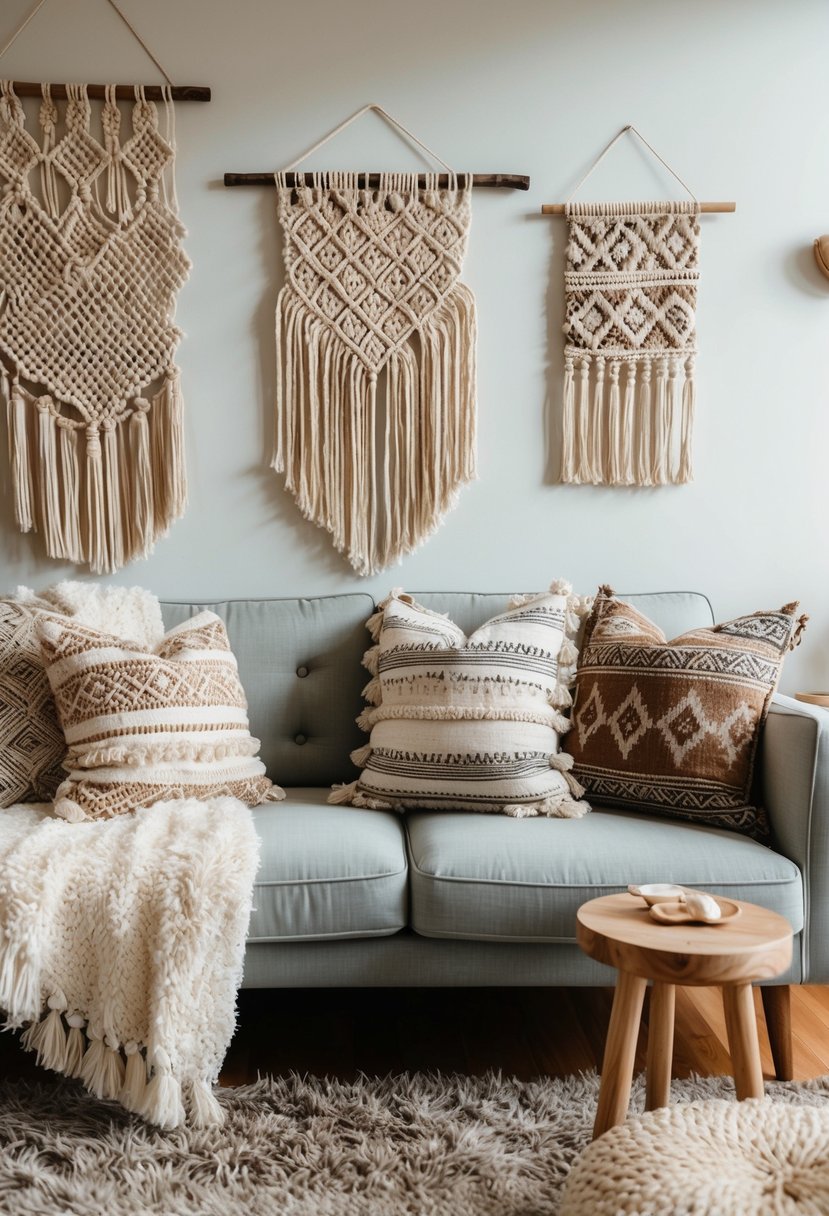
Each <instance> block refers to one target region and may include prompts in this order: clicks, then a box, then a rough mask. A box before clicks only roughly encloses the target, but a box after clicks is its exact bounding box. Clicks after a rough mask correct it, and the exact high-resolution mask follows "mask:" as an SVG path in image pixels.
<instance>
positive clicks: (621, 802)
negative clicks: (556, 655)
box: [568, 587, 807, 838]
mask: <svg viewBox="0 0 829 1216" xmlns="http://www.w3.org/2000/svg"><path fill="white" fill-rule="evenodd" d="M796 611H797V604H796V603H793V604H786V605H785V606H784V607H783V608H781V609H780V610H779V611H778V612H773V611H772V612H755V613H753V614H752V615H751V616H743V617H738V618H737V619H736V620H734V621H726V622H725V623H724V624H722V625H714V626H713V627H709V628H701V629H694V630H692V631H691V632H690V633H685V634H683V635H682V636H681V637H678V638H674V639H673V641H670V642H669V641H668V640H667V639H666V638H665V635H664V633H663V632H662V630H661V629H659V628H658V627H657V626H656V625H654V624H653V622H652V621H649V620H648V619H647V617H644V616H643V615H642V614H641V613H640V612H637V610H636V609H635V608H633V607H631V606H630V605H629V604H625V603H624V602H623V601H621V600H617V599H615V598H614V597H613V592H612V590H611V589H610V588H609V587H602V588H600V591H599V595H598V596H597V598H596V601H595V604H594V607H593V612H592V614H591V616H590V619H589V621H588V623H587V628H586V631H585V638H584V642H583V645H582V651H581V657H580V659H579V665H578V675H577V681H576V696H575V707H574V710H573V730H572V732H571V734H570V737H569V739H568V746H569V749H570V752H571V753H572V755H573V758H574V760H575V772H576V775H577V777H578V779H579V781H580V782H581V783H582V784H583V785H584V787H585V790H586V791H587V794H588V796H589V797H590V798H591V799H592V800H593V801H594V802H596V803H609V804H612V805H617V806H627V807H633V808H636V809H644V810H649V811H655V812H658V813H659V814H663V815H672V816H677V817H679V818H683V819H693V820H695V821H696V822H697V823H702V824H706V825H708V826H711V827H721V828H731V829H735V830H737V831H740V832H745V833H747V834H748V835H752V836H756V837H758V838H763V837H764V836H765V835H766V834H767V830H768V829H767V824H766V818H765V815H764V813H763V811H762V809H761V808H759V807H757V806H756V805H754V800H753V799H752V784H753V778H754V762H755V756H756V753H757V745H758V742H759V739H760V732H761V728H762V725H763V723H764V721H765V719H766V714H767V713H768V707H769V703H770V701H771V698H772V695H773V693H774V690H775V688H776V686H777V681H778V679H779V677H780V669H781V667H782V665H783V658H784V656H785V654H786V652H787V651H788V650H790V649H792V648H793V647H794V646H795V645H796V644H797V643H798V642H799V640H800V636H801V634H802V632H803V629H804V627H805V624H806V620H807V618H806V617H800V618H799V619H798V618H796V616H795V613H796Z"/></svg>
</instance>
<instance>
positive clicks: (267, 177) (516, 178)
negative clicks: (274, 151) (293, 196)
mask: <svg viewBox="0 0 829 1216" xmlns="http://www.w3.org/2000/svg"><path fill="white" fill-rule="evenodd" d="M380 176H381V175H380V174H379V173H369V174H368V175H366V174H365V173H360V174H359V175H358V179H357V180H358V184H359V185H360V186H361V187H363V188H366V189H369V190H371V189H376V188H377V187H378V186H379V185H380ZM464 176H465V174H463V173H459V174H458V177H459V178H463V177H464ZM366 177H368V181H366ZM417 180H418V185H420V186H425V185H426V175H425V174H423V173H421V174H419V175H418V179H417ZM285 182H286V184H287V185H288V186H300V185H304V186H313V184H314V174H313V173H286V174H285ZM274 184H275V183H274V179H273V173H226V174H225V185H226V186H273V185H274ZM438 184H439V185H440V186H448V185H449V177H448V174H446V173H441V175H440V177H439V178H438ZM472 185H473V186H491V187H494V188H496V189H502V190H529V188H530V179H529V177H526V176H525V175H524V174H521V173H473V174H472Z"/></svg>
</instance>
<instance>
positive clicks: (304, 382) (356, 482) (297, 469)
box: [272, 283, 477, 575]
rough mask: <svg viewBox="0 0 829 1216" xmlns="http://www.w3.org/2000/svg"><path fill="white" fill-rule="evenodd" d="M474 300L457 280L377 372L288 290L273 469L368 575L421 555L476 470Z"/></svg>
mask: <svg viewBox="0 0 829 1216" xmlns="http://www.w3.org/2000/svg"><path fill="white" fill-rule="evenodd" d="M475 342H476V320H475V300H474V297H473V295H472V293H471V291H469V289H468V288H467V287H465V286H464V285H463V284H462V283H456V284H455V286H454V287H453V288H452V290H451V291H450V292H449V293H448V295H447V296H446V297H445V299H444V300H443V302H442V304H441V305H440V307H439V308H437V309H436V310H435V311H434V312H433V313H431V314H429V315H428V316H427V317H426V319H425V320H424V321H423V323H422V325H421V328H420V329H419V331H417V332H415V334H414V335H413V336H412V338H411V339H410V340H409V341H408V342H406V343H404V345H402V346H401V347H400V348H399V349H397V350H395V351H393V352H392V353H391V354H390V355H389V358H388V360H387V362H386V364H385V365H384V367H383V368H382V370H381V372H380V373H379V375H378V374H377V373H376V372H375V371H370V370H369V369H368V368H367V367H366V365H365V363H364V362H363V360H362V359H361V358H360V356H359V355H358V354H356V353H355V352H353V351H351V350H350V349H349V348H348V347H347V346H346V345H345V344H344V343H343V342H342V341H341V339H340V338H339V337H338V335H337V334H336V332H335V331H334V330H333V329H332V328H331V327H330V326H329V325H328V324H327V322H326V321H325V319H324V318H322V317H320V316H317V315H315V313H314V312H312V311H311V310H310V309H309V307H308V306H307V304H305V303H304V302H303V300H302V299H300V298H299V296H298V295H297V293H296V291H295V289H294V287H293V286H291V285H288V286H286V287H284V288H283V289H282V291H281V292H280V295H279V299H278V301H277V308H276V347H277V391H276V419H275V431H276V434H275V444H274V455H273V460H272V467H273V468H274V469H276V471H277V472H284V474H285V487H286V489H287V490H288V491H289V492H290V493H291V494H292V495H293V496H294V498H295V500H296V503H297V506H298V507H299V509H300V510H301V512H302V514H303V515H304V516H305V518H306V519H309V520H311V521H312V522H313V523H315V524H318V525H319V526H320V527H322V528H325V529H326V530H327V531H328V532H330V533H331V536H332V538H333V541H334V545H335V547H336V548H337V550H338V551H339V552H340V553H344V554H345V555H346V556H347V558H348V560H349V562H350V563H351V565H352V566H353V567H354V569H355V570H356V571H357V573H358V574H361V575H371V574H376V573H378V571H380V570H383V569H385V568H386V567H387V566H390V565H392V564H393V563H395V562H398V561H399V560H400V559H401V558H402V557H403V556H404V555H405V554H408V553H412V552H413V551H414V550H415V549H416V548H418V547H419V545H421V544H422V543H423V541H424V540H426V539H427V538H428V537H429V536H431V535H432V533H434V532H435V531H436V530H437V528H438V527H439V526H440V524H441V522H442V520H443V517H444V516H445V514H446V513H447V511H448V510H449V509H450V508H451V507H452V506H453V505H454V503H455V500H456V498H457V494H458V490H459V489H460V487H461V486H462V485H464V484H466V483H467V482H470V481H473V480H474V479H475V477H476V475H477V474H476V438H475V410H476V388H475Z"/></svg>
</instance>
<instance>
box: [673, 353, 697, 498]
mask: <svg viewBox="0 0 829 1216" xmlns="http://www.w3.org/2000/svg"><path fill="white" fill-rule="evenodd" d="M695 397H696V392H695V388H694V357H693V355H691V356H689V358H688V359H687V360H686V362H685V383H684V385H683V386H682V430H681V435H680V448H679V472H678V473H677V481H679V482H683V483H685V482H689V481H693V479H694V462H693V451H692V444H693V435H694V403H695Z"/></svg>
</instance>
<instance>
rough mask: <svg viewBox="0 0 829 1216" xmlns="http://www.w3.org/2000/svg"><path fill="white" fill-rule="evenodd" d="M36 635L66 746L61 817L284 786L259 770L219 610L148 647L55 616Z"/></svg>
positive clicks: (101, 815)
mask: <svg viewBox="0 0 829 1216" xmlns="http://www.w3.org/2000/svg"><path fill="white" fill-rule="evenodd" d="M38 635H39V637H40V643H41V647H42V650H43V655H44V659H45V661H46V671H47V675H48V677H49V683H50V684H51V686H52V692H53V694H54V697H55V703H56V705H57V710H58V717H59V719H60V722H61V726H62V727H63V732H64V735H65V738H66V744H67V747H68V751H69V754H68V756H67V759H66V761H65V767H66V768H67V769H68V770H69V777H68V778H67V780H65V781H64V782H63V784H62V785H61V786H60V787H59V789H58V791H57V794H56V796H55V812H56V814H58V815H60V816H62V817H63V818H64V819H69V820H72V821H77V820H81V819H108V818H110V817H111V816H113V815H119V814H123V813H125V812H128V811H133V810H136V809H137V808H138V807H145V806H152V804H153V803H154V802H160V801H162V800H167V799H172V798H213V797H218V796H220V795H222V794H229V795H231V796H233V797H235V798H239V799H241V801H242V802H246V803H247V804H248V805H249V806H256V805H258V804H259V803H261V802H270V801H278V800H279V799H281V798H284V797H285V794H284V792H283V791H282V790H281V789H279V787H278V786H275V785H273V784H272V782H271V781H270V780H269V779H268V778H267V777H266V775H265V766H264V764H263V763H262V761H261V760H259V759H258V753H259V741H258V739H253V738H251V735H250V731H249V726H248V716H247V700H246V698H245V693H244V689H243V688H242V685H241V682H240V680H239V674H238V670H237V667H236V659H235V657H234V655H233V652H232V651H231V649H230V643H229V641H228V637H227V632H226V630H225V627H224V623H223V622H222V620H221V618H220V617H218V616H216V615H215V613H212V612H200V613H198V615H196V616H194V617H192V619H191V620H189V621H184V622H183V623H182V624H181V625H177V626H176V628H174V629H171V630H170V631H169V633H167V634H165V636H164V638H163V639H162V640H161V642H159V644H158V645H157V646H156V647H155V649H154V651H146V650H144V649H142V647H140V646H138V645H136V644H134V643H131V642H125V641H122V640H121V639H119V638H115V637H112V636H110V635H109V634H106V633H100V632H99V631H98V630H96V629H90V628H87V627H86V626H83V625H80V624H77V623H76V622H75V621H73V620H71V619H69V618H65V617H52V618H44V619H42V620H41V621H40V622H39V624H38Z"/></svg>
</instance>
